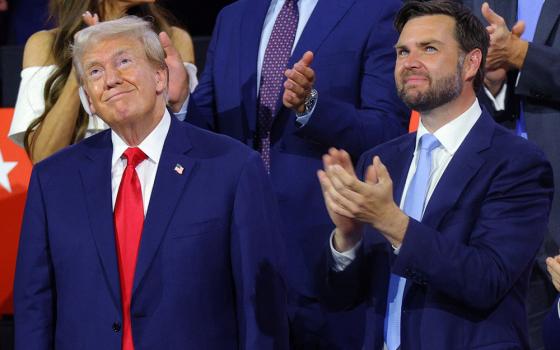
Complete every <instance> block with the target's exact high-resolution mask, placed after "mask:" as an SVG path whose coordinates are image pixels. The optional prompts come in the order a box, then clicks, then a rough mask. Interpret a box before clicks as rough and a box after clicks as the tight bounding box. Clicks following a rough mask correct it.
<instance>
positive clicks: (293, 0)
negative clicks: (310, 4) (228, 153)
mask: <svg viewBox="0 0 560 350" xmlns="http://www.w3.org/2000/svg"><path fill="white" fill-rule="evenodd" d="M298 20H299V12H298V7H297V0H286V1H285V3H284V5H283V6H282V9H281V10H280V13H279V14H278V17H277V18H276V22H275V23H274V27H273V28H272V33H271V34H270V39H269V40H268V45H267V47H266V51H265V54H264V61H263V66H262V70H261V82H260V90H259V98H258V125H257V133H258V140H257V149H258V150H259V152H260V153H261V157H262V160H263V162H264V165H265V168H266V170H267V172H268V173H270V130H271V128H272V121H273V118H274V115H275V114H276V112H277V110H276V103H277V101H278V98H279V97H280V93H281V91H282V86H283V84H282V83H283V81H284V71H285V70H286V69H287V68H288V60H289V59H290V56H291V52H292V47H293V45H294V38H295V36H296V30H297V25H298Z"/></svg>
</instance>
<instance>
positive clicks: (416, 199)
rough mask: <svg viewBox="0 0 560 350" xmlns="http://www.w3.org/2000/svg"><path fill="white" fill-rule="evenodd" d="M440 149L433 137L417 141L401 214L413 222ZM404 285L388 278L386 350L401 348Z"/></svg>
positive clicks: (394, 277) (399, 279) (400, 279)
mask: <svg viewBox="0 0 560 350" xmlns="http://www.w3.org/2000/svg"><path fill="white" fill-rule="evenodd" d="M439 145H440V142H439V141H438V139H437V138H436V137H435V136H434V135H432V134H424V135H422V137H421V138H420V141H419V143H418V147H419V148H420V152H419V153H418V165H417V167H416V172H415V173H414V176H413V177H412V180H411V181H410V185H409V188H408V191H407V193H406V199H405V202H404V206H403V210H404V212H405V213H406V214H407V215H408V216H410V217H411V218H413V219H416V220H418V221H420V220H422V215H423V214H424V206H425V204H426V203H425V202H426V194H427V193H428V186H429V183H430V174H431V170H432V151H433V150H434V149H436V148H437V147H438V146H439ZM405 285H406V278H403V277H400V276H398V275H395V274H391V278H390V280H389V292H388V294H387V314H386V315H385V327H384V328H385V344H386V345H387V349H388V350H395V349H398V348H399V346H400V345H401V308H402V299H403V293H404V287H405Z"/></svg>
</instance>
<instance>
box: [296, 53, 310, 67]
mask: <svg viewBox="0 0 560 350" xmlns="http://www.w3.org/2000/svg"><path fill="white" fill-rule="evenodd" d="M299 63H301V64H303V65H304V66H306V67H309V66H310V65H311V63H313V52H311V51H307V52H305V53H304V54H303V56H302V57H301V59H300V60H299Z"/></svg>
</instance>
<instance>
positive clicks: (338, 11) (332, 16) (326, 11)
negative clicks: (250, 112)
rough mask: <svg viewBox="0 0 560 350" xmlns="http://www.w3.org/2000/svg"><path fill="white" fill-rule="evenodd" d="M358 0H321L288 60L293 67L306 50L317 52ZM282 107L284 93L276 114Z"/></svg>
mask: <svg viewBox="0 0 560 350" xmlns="http://www.w3.org/2000/svg"><path fill="white" fill-rule="evenodd" d="M355 1H356V0H319V1H318V2H317V5H316V6H315V9H314V10H313V13H312V14H311V17H309V20H308V21H307V24H306V25H305V29H304V30H303V32H302V33H301V36H300V38H299V40H298V42H297V44H296V46H295V48H294V50H293V53H292V56H291V57H290V60H289V61H288V67H292V66H293V65H294V64H295V63H296V62H297V61H299V60H300V59H301V57H302V56H303V54H304V53H305V52H306V51H313V53H316V52H317V50H318V49H319V47H320V46H321V44H322V43H323V41H324V40H325V39H326V38H327V36H328V35H329V33H330V32H331V31H332V30H333V29H334V28H335V27H336V25H337V23H338V22H339V21H340V20H341V19H342V18H343V17H344V15H345V14H346V12H348V10H349V9H350V7H351V6H352V5H353V4H354V2H355ZM281 109H282V94H280V96H279V98H278V101H277V103H276V111H277V112H276V114H277V115H278V113H279V112H280V110H281Z"/></svg>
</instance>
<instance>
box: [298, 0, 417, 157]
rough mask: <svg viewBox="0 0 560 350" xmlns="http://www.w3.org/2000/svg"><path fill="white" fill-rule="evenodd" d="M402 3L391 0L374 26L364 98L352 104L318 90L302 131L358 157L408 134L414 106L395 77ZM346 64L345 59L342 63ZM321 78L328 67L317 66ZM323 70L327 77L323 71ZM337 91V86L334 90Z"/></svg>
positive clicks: (364, 63) (367, 54)
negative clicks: (403, 98)
mask: <svg viewBox="0 0 560 350" xmlns="http://www.w3.org/2000/svg"><path fill="white" fill-rule="evenodd" d="M399 7H400V2H389V1H387V2H385V6H384V7H383V8H379V14H378V17H377V19H376V21H377V22H376V24H375V25H373V26H371V30H370V36H369V40H368V42H367V47H366V48H365V49H364V52H363V53H362V55H363V57H362V67H361V76H360V79H359V80H358V81H356V84H359V85H360V96H359V101H357V102H355V103H349V102H347V101H342V100H341V99H340V98H339V96H336V95H334V94H332V93H331V94H329V93H325V92H324V91H321V90H319V89H318V93H319V98H318V100H317V105H316V107H315V110H314V112H313V115H312V116H311V118H310V119H309V122H308V123H307V124H306V125H305V126H304V127H302V128H300V129H299V130H298V134H299V135H300V136H302V137H304V138H309V139H311V140H313V141H315V142H318V143H320V144H323V145H326V146H334V147H337V148H342V149H345V150H346V151H348V152H349V153H350V154H351V155H352V157H353V158H354V159H358V157H359V156H360V155H361V153H362V152H364V151H365V150H367V149H370V148H372V147H374V146H376V145H378V144H380V143H383V142H385V141H389V140H391V139H393V138H395V137H396V136H399V135H401V134H403V133H404V132H405V131H406V128H407V127H408V121H409V117H410V110H408V109H407V108H406V107H405V106H404V104H403V103H402V102H401V100H400V99H399V98H398V96H397V94H396V88H395V82H394V73H393V70H394V67H395V50H394V48H393V44H394V43H396V41H397V33H396V31H395V30H394V28H393V18H394V16H395V14H396V12H397V11H398V9H399ZM339 64H345V62H339ZM316 74H317V79H321V78H322V79H327V78H328V74H329V72H328V71H317V72H316ZM320 75H322V76H320ZM331 90H333V89H331Z"/></svg>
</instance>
